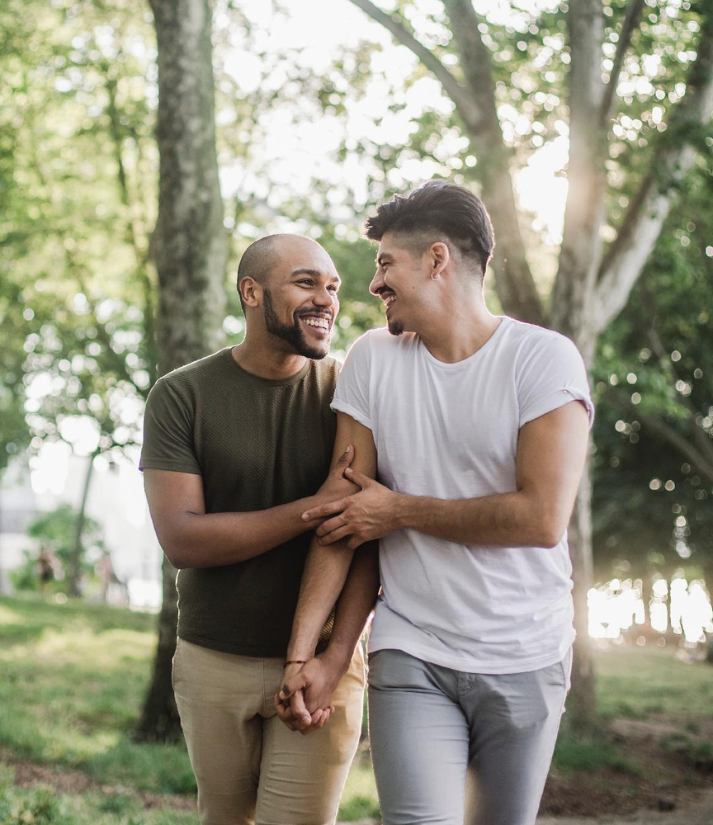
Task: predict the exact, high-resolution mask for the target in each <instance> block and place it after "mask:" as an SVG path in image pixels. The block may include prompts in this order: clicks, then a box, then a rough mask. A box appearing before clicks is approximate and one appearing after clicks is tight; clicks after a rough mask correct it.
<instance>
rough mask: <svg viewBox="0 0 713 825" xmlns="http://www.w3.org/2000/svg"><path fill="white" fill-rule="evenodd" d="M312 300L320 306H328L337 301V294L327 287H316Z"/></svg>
mask: <svg viewBox="0 0 713 825" xmlns="http://www.w3.org/2000/svg"><path fill="white" fill-rule="evenodd" d="M314 302H315V304H317V305H318V306H321V307H330V306H332V304H335V303H336V302H337V294H336V292H333V291H332V290H330V289H327V287H324V289H318V290H317V291H316V292H315V295H314Z"/></svg>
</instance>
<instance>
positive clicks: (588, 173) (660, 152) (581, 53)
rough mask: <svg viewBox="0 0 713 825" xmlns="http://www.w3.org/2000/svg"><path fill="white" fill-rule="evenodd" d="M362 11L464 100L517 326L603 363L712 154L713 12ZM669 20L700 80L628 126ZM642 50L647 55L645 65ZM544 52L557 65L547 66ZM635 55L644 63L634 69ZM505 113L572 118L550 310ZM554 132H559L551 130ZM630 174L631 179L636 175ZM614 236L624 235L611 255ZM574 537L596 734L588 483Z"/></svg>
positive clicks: (458, 108) (588, 5) (605, 5)
mask: <svg viewBox="0 0 713 825" xmlns="http://www.w3.org/2000/svg"><path fill="white" fill-rule="evenodd" d="M350 2H352V3H353V4H354V5H355V6H357V7H359V8H360V9H362V10H363V11H364V12H365V13H366V14H367V15H369V16H370V17H371V18H373V19H374V20H375V21H376V22H378V23H379V24H381V25H382V26H384V27H385V28H386V29H387V30H388V31H389V32H390V33H391V35H392V36H393V38H394V39H395V41H396V42H397V43H399V44H401V45H402V46H405V47H406V48H407V49H409V50H410V51H411V52H412V53H413V54H414V55H415V56H416V57H417V58H418V60H419V61H420V63H421V64H422V66H423V67H424V68H425V69H426V70H428V71H429V72H430V73H431V74H432V75H433V76H434V77H435V78H436V79H437V80H438V81H439V83H440V85H441V87H442V89H443V92H444V93H445V94H446V95H447V97H449V98H450V100H451V101H452V104H453V106H454V110H455V123H456V125H457V127H458V128H459V129H460V131H461V133H462V134H463V135H465V136H466V137H467V139H468V142H469V151H470V153H472V155H473V156H474V157H475V158H476V159H477V169H478V170H479V173H478V177H479V182H480V184H481V186H482V197H483V200H484V202H485V204H486V206H487V207H488V209H489V211H490V214H491V215H492V218H493V223H494V225H495V228H496V233H497V238H498V243H497V249H496V254H495V258H494V261H493V271H494V275H495V285H496V290H497V294H498V297H499V299H500V302H501V304H502V306H503V307H504V309H505V310H506V311H507V312H508V313H510V314H512V315H514V316H516V317H519V318H521V319H524V320H526V321H531V322H534V323H539V324H546V325H548V326H551V327H553V328H554V329H557V330H559V331H561V332H563V333H564V334H566V335H568V336H570V337H571V338H572V339H573V340H574V341H575V342H576V343H577V345H578V346H579V348H580V350H581V351H582V353H583V355H584V358H585V361H586V362H587V364H588V365H591V364H592V361H593V358H594V353H595V349H596V345H597V341H598V338H599V335H600V333H601V332H602V331H603V330H604V329H605V328H606V327H607V325H608V324H609V322H610V321H611V320H612V319H613V318H614V317H615V316H616V315H617V314H618V313H619V312H620V311H621V309H622V308H623V307H624V305H625V304H626V301H627V298H628V295H629V292H630V290H631V288H632V286H633V285H634V283H635V282H636V280H637V278H638V277H639V275H640V273H641V271H642V269H643V266H644V264H645V262H646V260H647V258H648V257H649V254H650V253H651V250H652V248H653V246H654V244H655V242H656V239H657V237H658V235H659V233H660V231H661V228H662V225H663V222H664V221H665V219H666V216H667V215H668V213H669V211H670V209H671V206H672V204H673V203H674V201H675V198H676V195H677V193H678V189H679V187H680V184H681V182H682V181H683V179H684V177H685V176H686V174H687V172H688V171H689V169H690V167H691V166H692V164H693V163H694V160H695V158H696V151H697V150H698V149H700V148H702V147H703V148H705V146H704V142H703V138H704V136H705V128H706V126H707V125H708V123H709V120H710V116H711V111H712V109H713V2H711V0H703V2H701V3H699V4H697V5H696V7H695V9H693V10H692V9H691V4H690V3H687V2H674V1H673V0H672V1H671V2H669V3H661V4H656V8H654V4H653V3H651V4H649V5H648V6H647V4H646V3H645V2H644V0H628V2H617V1H616V0H606V2H605V1H604V0H570V2H569V3H568V4H567V6H565V5H564V4H563V5H562V7H561V9H559V10H558V11H556V12H553V13H547V14H544V15H542V16H541V18H539V19H537V18H535V17H534V16H533V17H531V19H530V20H529V21H528V20H527V19H525V18H526V17H527V15H525V14H524V13H523V12H522V11H521V10H520V9H517V10H515V9H513V17H514V18H518V22H517V24H516V25H515V26H514V27H512V26H510V25H499V26H498V25H494V24H492V23H490V22H489V21H488V20H487V19H486V17H485V16H483V15H482V14H480V13H478V12H477V11H476V9H475V8H474V5H473V0H442V1H441V3H440V4H439V5H440V7H441V9H440V13H439V12H434V13H433V14H429V12H428V11H426V10H424V8H423V7H421V6H420V4H419V3H414V2H407V1H406V0H402V2H399V3H397V4H396V10H395V11H393V12H391V11H390V12H387V11H384V10H383V9H382V8H380V7H379V6H378V5H376V4H375V3H373V2H371V0H350ZM431 8H433V6H432V7H431ZM419 15H420V17H419ZM681 15H685V16H686V20H685V23H686V25H683V24H682V22H681V20H680V19H678V18H680V17H681ZM414 19H417V20H418V19H420V20H424V19H425V20H427V21H428V23H429V24H430V25H429V26H428V27H427V29H428V34H427V36H425V37H424V36H422V37H421V38H419V37H418V36H417V33H416V30H415V26H414V25H413V24H412V23H411V22H409V21H413V20H414ZM523 20H524V24H523ZM671 21H672V22H671ZM642 22H643V23H645V24H646V26H643V25H642ZM667 22H671V26H672V29H671V30H669V34H670V36H671V37H672V38H673V39H676V38H678V40H679V41H680V43H681V44H683V45H679V46H678V47H674V49H673V51H674V52H675V53H676V54H678V55H679V56H680V54H684V55H685V60H682V61H679V62H683V63H685V64H686V65H688V72H687V76H686V77H685V78H683V79H682V80H681V82H680V83H678V84H676V85H675V87H674V88H672V89H664V88H663V86H662V85H661V78H659V79H658V80H656V78H654V79H655V80H656V82H655V83H651V82H650V81H647V82H648V87H649V88H650V94H649V95H644V97H645V98H646V100H647V103H649V105H648V108H647V110H646V112H645V113H644V115H642V117H641V118H636V119H634V120H632V119H631V118H630V117H628V116H627V118H628V121H627V125H626V126H625V127H623V126H622V124H623V123H624V119H623V117H621V111H620V110H621V107H622V105H623V102H624V101H623V100H622V97H624V98H625V97H626V96H627V95H631V97H632V98H633V97H634V95H632V94H631V92H630V91H627V90H625V89H623V88H622V87H623V86H624V85H625V84H623V83H622V78H623V77H624V76H625V75H628V78H629V80H631V78H632V77H633V76H635V75H637V74H638V75H642V74H644V73H643V72H641V71H640V70H639V66H638V64H639V60H640V59H642V52H643V53H645V52H646V51H647V50H648V51H649V53H650V55H651V57H652V58H653V59H654V61H657V62H658V64H659V65H660V66H664V67H665V65H666V61H668V60H669V57H667V55H669V54H670V51H667V50H666V49H658V48H657V46H656V42H657V40H656V38H657V31H656V29H657V26H658V27H660V28H663V29H665V26H666V24H667ZM434 31H435V33H434ZM692 35H693V36H694V37H695V40H694V39H692ZM513 40H514V41H515V44H516V49H517V50H519V51H520V52H522V53H523V54H524V55H525V56H526V57H528V58H529V59H530V60H532V65H533V66H538V65H539V67H540V68H541V69H542V68H543V67H544V68H546V70H545V71H541V72H540V74H541V83H542V93H543V96H544V98H545V102H544V103H538V102H537V101H538V95H537V94H536V93H535V91H536V89H537V88H538V85H539V84H538V83H535V84H533V83H532V82H531V78H527V80H528V81H530V82H529V83H528V82H523V76H522V74H518V72H517V71H516V70H514V69H512V68H509V67H511V66H512V64H511V63H509V64H508V63H507V62H506V61H505V60H504V57H503V56H504V55H507V54H511V52H512V48H511V47H512V45H513ZM634 43H636V44H637V48H638V49H639V51H638V52H637V53H636V54H635V55H634V56H633V58H632V57H631V50H632V46H633V44H634ZM538 53H541V54H539V55H538ZM542 54H544V55H545V56H547V57H549V61H543V60H542V59H541V57H542ZM538 57H539V58H540V59H539V63H538V60H537V58H538ZM630 59H631V62H632V64H634V65H629V62H628V61H630ZM525 71H527V70H525ZM654 74H656V72H654ZM664 80H665V79H664ZM563 82H566V90H567V91H566V94H564V95H563V94H561V90H560V94H559V95H556V96H555V97H554V104H553V103H552V102H551V101H550V98H551V97H552V95H550V94H547V93H548V92H551V91H552V89H553V88H555V86H556V84H557V83H563ZM628 85H629V86H630V85H631V83H629V84H628ZM657 86H658V88H656V87H657ZM622 93H623V94H622ZM636 96H637V98H639V97H640V95H638V94H637V95H636ZM562 97H566V100H567V107H566V109H567V111H565V107H564V106H563V105H562V102H561V98H562ZM505 103H507V105H508V106H509V108H510V109H512V108H513V106H519V107H520V108H521V109H523V110H524V109H525V108H528V109H529V111H528V112H527V116H528V117H529V118H530V119H532V112H533V108H537V107H538V106H539V107H540V108H541V109H543V110H544V111H541V112H540V113H539V115H540V116H541V117H540V119H541V120H544V121H546V120H547V119H548V114H547V112H548V111H549V112H552V111H553V108H556V109H557V113H558V114H557V116H558V117H559V118H561V119H563V120H564V119H565V118H566V119H567V120H568V131H569V163H568V169H567V178H568V183H569V191H568V197H567V204H566V209H565V219H564V230H563V238H562V244H561V248H560V252H559V262H558V268H557V274H556V278H555V281H554V285H553V288H552V292H551V295H550V296H549V300H546V299H545V296H543V295H541V294H540V291H539V290H538V287H537V284H536V280H535V278H534V277H533V273H532V270H531V268H530V264H529V262H528V257H527V254H526V245H525V241H524V240H523V234H524V233H523V231H522V226H523V223H522V220H521V217H522V216H521V215H520V214H519V212H518V206H517V199H516V197H515V189H514V185H513V176H512V173H513V165H514V155H515V146H514V145H513V141H512V140H506V138H505V137H504V130H503V120H504V117H505V115H504V106H503V104H505ZM654 104H656V106H654ZM654 109H656V111H654ZM663 116H665V121H664V120H663V119H662V118H663ZM550 120H551V118H550ZM632 124H635V128H633V129H632V128H629V127H630V126H631V125H632ZM540 127H541V131H543V132H546V131H547V128H548V127H547V125H546V124H545V125H543V124H542V123H540ZM630 133H631V137H629V134H630ZM622 135H623V136H625V137H626V138H628V140H629V141H631V142H636V147H635V148H636V154H635V156H634V153H633V152H629V154H628V158H629V159H630V169H629V170H627V169H626V168H625V164H622V162H621V158H620V159H619V161H618V162H617V158H616V156H615V154H618V153H619V151H620V150H619V144H621V142H622V141H621V139H619V140H617V138H621V136H622ZM540 145H541V140H540ZM615 148H616V149H617V152H616V153H615V152H614V151H612V150H613V149H615ZM632 148H633V147H632ZM632 156H633V158H632ZM627 171H631V175H629V176H628V177H627V175H626V172H627ZM622 173H623V174H624V177H625V178H626V179H627V182H628V185H629V186H630V187H632V186H635V191H634V192H633V193H632V194H631V195H630V196H629V197H628V198H627V201H624V200H623V199H622V198H621V192H620V191H617V190H618V189H620V188H621V184H620V182H617V176H619V177H621V175H622ZM544 196H545V197H546V194H544ZM615 197H616V198H618V199H619V203H624V202H627V203H628V207H627V208H626V211H625V214H624V215H623V216H622V218H621V219H617V217H616V211H615V208H614V206H613V203H614V201H615ZM615 227H616V228H615ZM607 233H609V235H610V236H613V239H612V240H611V242H610V243H609V245H608V247H606V248H605V245H604V240H605V239H606V237H607ZM569 537H570V548H571V555H572V562H573V568H574V580H575V592H574V598H575V613H576V618H575V624H576V627H577V631H578V636H577V642H576V645H575V663H574V672H573V691H572V695H571V697H570V709H571V711H572V713H571V717H572V718H573V720H574V721H575V723H576V725H577V726H579V727H580V728H582V729H584V728H588V727H591V726H592V725H593V724H594V716H595V701H594V674H593V668H592V660H591V652H590V648H589V644H588V638H587V591H588V589H589V586H590V582H591V567H592V561H591V558H592V556H591V517H590V482H589V478H588V475H587V476H585V479H584V480H583V482H582V485H581V488H580V494H579V498H578V502H577V505H576V507H575V511H574V514H573V516H572V521H571V523H570V529H569Z"/></svg>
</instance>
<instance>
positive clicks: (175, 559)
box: [159, 538, 191, 570]
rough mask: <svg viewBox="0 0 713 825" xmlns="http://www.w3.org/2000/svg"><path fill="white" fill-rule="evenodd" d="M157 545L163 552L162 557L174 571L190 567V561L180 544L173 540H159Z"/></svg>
mask: <svg viewBox="0 0 713 825" xmlns="http://www.w3.org/2000/svg"><path fill="white" fill-rule="evenodd" d="M159 544H160V545H161V549H162V550H163V554H164V556H166V558H167V559H168V560H169V561H170V562H171V564H172V565H173V566H174V567H175V568H176V570H183V569H184V568H185V567H190V566H191V564H190V559H189V558H188V553H187V552H186V548H185V547H183V546H182V544H181V542H179V541H177V540H176V539H175V538H161V539H159Z"/></svg>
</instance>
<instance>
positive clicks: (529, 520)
mask: <svg viewBox="0 0 713 825" xmlns="http://www.w3.org/2000/svg"><path fill="white" fill-rule="evenodd" d="M557 509H559V510H562V512H557V511H556V510H557ZM394 517H395V519H394V520H395V529H399V528H402V529H403V528H410V529H412V530H417V531H418V532H419V533H426V534H427V535H429V536H435V537H436V538H441V539H446V540H447V541H453V542H458V543H460V544H476V545H485V546H490V547H552V546H554V545H555V544H557V542H558V541H559V540H560V538H561V537H562V535H563V533H564V530H565V528H566V524H567V518H568V512H566V508H565V509H563V508H555V507H554V506H553V504H552V502H547V501H543V500H538V499H537V498H536V497H534V496H528V495H526V494H524V493H520V492H515V493H503V494H499V495H493V496H484V497H482V498H470V499H452V500H443V499H437V498H425V497H421V496H405V495H399V496H398V500H397V502H396V506H395V513H394Z"/></svg>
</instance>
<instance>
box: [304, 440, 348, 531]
mask: <svg viewBox="0 0 713 825" xmlns="http://www.w3.org/2000/svg"><path fill="white" fill-rule="evenodd" d="M353 458H354V447H352V445H351V444H349V445H348V447H347V448H346V450H345V451H344V452H343V453H342V455H341V456H340V457H339V461H337V463H336V464H335V465H334V467H333V468H332V469H331V470H330V471H329V475H328V476H327V478H326V479H325V480H324V483H323V484H322V486H321V487H320V488H319V490H318V491H317V493H316V495H314V496H312V498H311V501H310V511H313V510H315V509H316V508H317V507H319V506H321V505H323V504H329V503H331V502H333V501H335V500H337V499H341V498H344V497H345V496H348V495H351V494H352V493H356V492H357V491H358V490H359V488H358V487H357V485H356V484H354V483H352V482H351V481H349V479H347V478H346V477H345V475H344V472H345V470H347V469H348V468H349V465H350V464H351V463H352V460H353ZM302 520H303V521H305V522H307V524H306V529H310V530H313V529H314V528H315V527H317V526H319V525H320V524H321V523H322V519H321V518H317V519H306V518H305V517H304V516H302Z"/></svg>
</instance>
